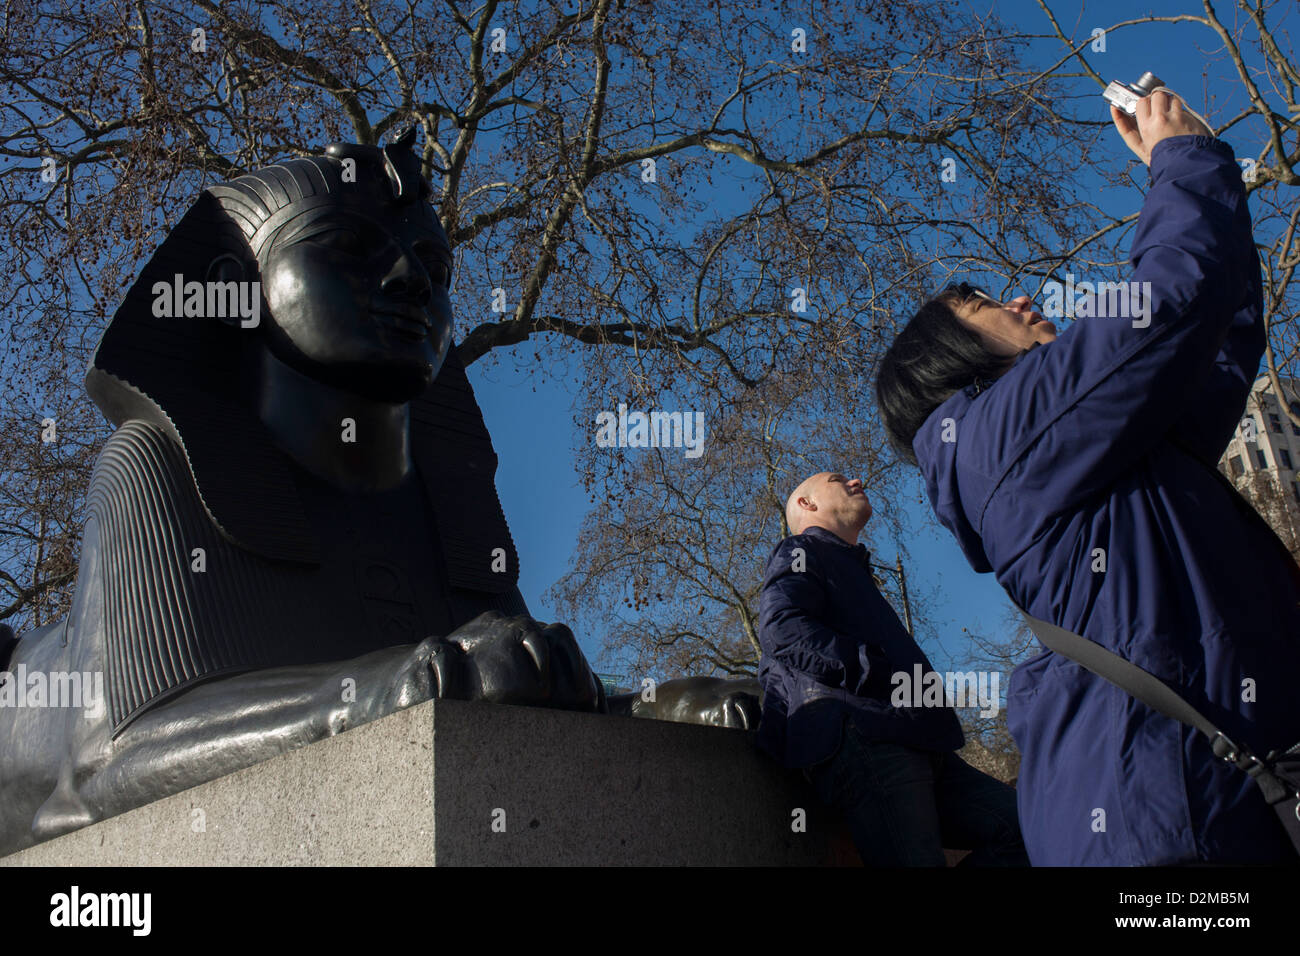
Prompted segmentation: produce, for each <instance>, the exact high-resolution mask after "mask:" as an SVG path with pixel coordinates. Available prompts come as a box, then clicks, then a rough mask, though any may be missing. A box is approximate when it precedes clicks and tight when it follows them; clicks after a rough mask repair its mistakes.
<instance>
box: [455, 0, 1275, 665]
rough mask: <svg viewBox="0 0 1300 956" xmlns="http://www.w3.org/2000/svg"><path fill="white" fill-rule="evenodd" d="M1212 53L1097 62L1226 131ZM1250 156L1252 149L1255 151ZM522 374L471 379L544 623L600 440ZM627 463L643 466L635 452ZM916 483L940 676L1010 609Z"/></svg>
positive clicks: (882, 552) (1190, 45) (1000, 8)
mask: <svg viewBox="0 0 1300 956" xmlns="http://www.w3.org/2000/svg"><path fill="white" fill-rule="evenodd" d="M1052 6H1053V9H1054V12H1055V13H1056V16H1057V18H1058V21H1059V22H1060V25H1061V27H1062V29H1063V30H1065V31H1066V32H1067V34H1069V33H1073V34H1074V35H1076V36H1079V37H1080V38H1082V37H1083V36H1086V35H1087V34H1088V33H1089V31H1090V30H1091V28H1092V27H1093V26H1101V27H1109V26H1111V25H1112V24H1113V23H1116V22H1118V21H1120V20H1123V19H1126V18H1136V17H1139V16H1144V15H1146V14H1154V15H1157V16H1160V15H1174V14H1179V13H1184V14H1187V13H1191V14H1202V13H1203V9H1202V7H1201V6H1200V4H1199V3H1192V2H1190V0H1184V2H1162V3H1148V4H1145V5H1143V6H1142V7H1141V8H1135V7H1134V6H1133V5H1132V4H1127V3H1114V2H1107V3H1098V4H1088V5H1078V4H1052ZM985 9H993V10H996V12H997V13H998V14H999V16H1000V17H1001V18H1002V19H1003V20H1004V22H1007V23H1009V24H1012V25H1015V26H1017V27H1019V28H1020V30H1021V31H1022V32H1025V33H1035V34H1047V33H1049V32H1050V30H1051V28H1050V24H1049V23H1048V21H1047V19H1046V17H1045V16H1044V15H1043V13H1042V12H1041V10H1040V9H1039V7H1038V5H1037V4H1036V3H1034V2H1027V0H1026V2H1005V3H997V4H994V5H992V6H991V7H985ZM1280 9H1281V8H1280V7H1279V10H1280ZM1223 12H1225V13H1228V12H1230V11H1227V10H1226V9H1225V11H1223ZM1213 46H1214V38H1213V37H1212V35H1211V34H1210V33H1209V31H1208V30H1206V29H1205V28H1204V27H1201V26H1199V25H1186V24H1149V25H1140V26H1136V27H1129V28H1126V29H1125V30H1123V31H1121V32H1119V33H1116V34H1113V35H1110V36H1108V37H1107V49H1106V52H1105V53H1104V54H1096V53H1093V54H1090V55H1089V62H1091V63H1092V64H1093V65H1094V67H1095V68H1096V69H1097V70H1098V72H1100V73H1101V74H1102V76H1103V77H1105V78H1106V79H1107V80H1110V79H1123V80H1127V81H1132V80H1135V79H1136V78H1137V77H1138V76H1139V75H1140V74H1141V73H1142V72H1143V71H1144V70H1151V71H1153V72H1155V73H1157V74H1158V75H1159V76H1160V77H1161V78H1162V79H1163V80H1164V81H1165V83H1166V84H1167V85H1169V86H1170V87H1171V88H1173V89H1175V90H1177V91H1179V92H1180V93H1181V94H1183V95H1184V96H1185V97H1186V99H1187V100H1188V103H1189V105H1191V106H1192V108H1193V109H1195V110H1197V111H1198V112H1200V113H1201V114H1202V115H1204V116H1206V117H1207V118H1208V119H1209V120H1210V121H1211V122H1212V123H1217V122H1222V121H1223V119H1224V118H1225V117H1228V116H1231V115H1234V114H1235V112H1236V111H1237V110H1238V109H1240V107H1241V105H1242V103H1241V97H1242V94H1241V93H1240V90H1239V87H1237V86H1236V85H1235V84H1232V85H1231V86H1230V82H1229V81H1230V79H1231V78H1232V76H1233V74H1231V73H1227V72H1226V71H1227V70H1228V66H1227V64H1225V63H1223V62H1212V61H1211V59H1210V57H1209V56H1207V55H1206V53H1204V52H1202V51H1206V50H1211V49H1212V48H1213ZM1062 49H1063V48H1062V46H1061V44H1060V43H1059V42H1058V41H1056V40H1054V39H1051V40H1044V41H1041V43H1040V44H1039V49H1038V51H1037V54H1036V57H1035V59H1034V60H1033V63H1036V64H1039V65H1043V66H1044V67H1045V66H1046V65H1048V64H1050V63H1053V62H1055V61H1056V59H1058V58H1059V57H1060V56H1061V53H1062ZM1025 65H1026V66H1029V65H1031V64H1029V63H1027V64H1025ZM1216 78H1219V81H1218V82H1217V83H1216V82H1215V79H1216ZM1080 89H1081V90H1083V91H1088V92H1091V91H1094V90H1095V84H1092V83H1091V81H1080ZM1207 90H1209V91H1211V92H1212V93H1215V94H1217V96H1216V98H1215V99H1214V101H1213V102H1207V98H1206V91H1207ZM1099 92H1100V91H1099V90H1096V92H1095V93H1094V94H1093V95H1095V100H1096V110H1097V116H1098V118H1099V119H1106V118H1108V113H1107V109H1106V103H1105V101H1104V100H1102V98H1101V96H1100V95H1099ZM1229 92H1231V94H1232V95H1231V98H1229V97H1228V94H1229ZM814 134H815V131H814ZM1106 135H1107V137H1108V139H1107V141H1108V142H1110V143H1111V144H1112V147H1111V148H1112V150H1113V154H1114V162H1115V164H1116V168H1117V169H1119V168H1122V167H1123V165H1124V164H1125V163H1126V162H1127V161H1128V160H1129V159H1130V158H1131V157H1132V154H1131V153H1130V152H1129V151H1128V149H1127V148H1126V147H1125V146H1124V144H1123V142H1122V141H1121V140H1120V138H1119V136H1118V134H1115V133H1114V132H1113V131H1111V132H1108V133H1107V134H1106ZM810 138H811V137H810ZM1227 139H1228V142H1229V143H1231V144H1233V145H1235V146H1236V145H1239V146H1245V145H1247V144H1246V143H1245V142H1244V141H1242V142H1241V143H1238V142H1236V141H1235V140H1234V137H1233V136H1231V135H1229V136H1228V137H1227ZM1250 145H1251V148H1252V149H1253V142H1252V143H1251V144H1250ZM1139 178H1141V177H1139ZM719 182H721V180H720V181H719ZM720 198H723V197H720ZM1141 198H1142V197H1141V193H1140V192H1139V191H1138V190H1136V189H1130V190H1127V191H1123V190H1115V189H1111V190H1108V191H1106V192H1105V193H1104V194H1100V195H1099V197H1098V202H1099V204H1101V205H1102V206H1103V208H1106V209H1107V210H1108V211H1109V212H1112V213H1117V214H1127V213H1129V212H1132V211H1135V210H1136V209H1137V208H1138V207H1139V206H1140V203H1141ZM1014 294H1018V293H1014ZM918 304H919V303H918ZM530 351H531V349H530ZM513 366H514V363H513V362H511V361H505V362H500V363H495V364H494V365H493V367H491V368H485V367H484V366H483V363H478V364H476V365H473V366H471V367H470V369H469V375H470V380H471V382H472V383H473V385H474V389H475V392H476V394H477V396H478V400H479V404H480V405H481V406H482V408H483V414H484V416H485V418H486V421H487V425H488V428H489V430H490V432H491V434H492V437H493V442H494V444H495V446H496V449H497V454H498V456H499V458H500V467H499V469H498V472H497V487H498V490H499V493H500V496H501V502H502V506H503V508H504V509H505V512H506V516H507V518H508V519H509V522H510V527H511V531H512V532H513V534H514V538H515V542H516V544H517V546H518V548H519V555H520V570H521V575H520V587H521V589H522V591H523V594H524V598H525V599H526V600H527V602H528V605H529V608H530V610H531V611H532V613H533V615H534V616H535V617H538V618H540V619H543V620H550V619H553V618H554V617H555V615H554V612H553V609H552V608H551V607H549V606H548V604H547V602H546V601H545V600H544V599H543V594H544V593H545V591H546V590H547V589H548V588H549V587H550V586H551V585H552V584H553V583H554V582H555V580H556V579H557V578H558V577H559V576H560V575H561V574H563V572H564V570H565V569H566V568H567V567H568V566H569V562H570V557H571V555H572V552H573V549H574V545H575V542H576V537H577V533H578V528H579V524H580V522H581V519H582V517H583V515H584V514H585V513H586V511H587V509H588V507H589V503H588V500H587V496H586V494H585V493H584V492H583V490H582V488H581V486H580V485H579V483H578V478H577V475H576V473H575V471H574V468H573V463H572V454H571V449H572V448H573V446H574V443H575V441H577V440H590V437H589V436H590V432H588V433H586V434H584V435H582V436H576V435H575V434H574V427H573V422H572V411H571V404H572V402H573V399H574V395H573V393H572V392H571V391H569V389H570V388H571V387H572V386H571V385H567V384H566V383H569V382H571V381H572V376H571V375H566V374H563V370H560V369H556V370H553V371H554V374H550V375H547V376H546V381H545V382H544V383H543V382H539V381H538V380H537V378H538V377H537V376H535V375H529V374H527V373H525V372H519V371H516V370H515V369H514V367H513ZM623 453H625V454H635V453H636V450H635V449H628V450H624V452H623ZM826 468H827V469H834V470H840V471H844V472H845V473H848V474H853V473H854V470H855V469H854V464H853V463H852V462H827V463H826ZM910 480H911V489H912V490H911V493H910V494H909V495H908V502H907V503H906V504H905V505H904V509H905V511H906V513H907V515H908V519H909V524H910V525H911V527H912V529H913V537H912V538H911V539H910V541H909V543H908V547H909V550H910V551H911V560H910V562H909V563H908V565H907V570H908V576H909V587H911V588H913V589H914V590H918V591H920V592H922V593H928V594H929V596H930V598H931V600H932V602H933V608H932V610H933V622H934V624H935V625H936V627H937V629H938V633H939V641H940V645H939V646H938V647H935V646H934V645H930V646H929V647H928V648H927V650H928V651H929V652H930V654H931V658H932V660H933V662H934V664H935V665H936V666H937V667H940V668H944V667H945V665H946V664H948V663H950V662H951V661H952V660H953V658H954V657H959V656H960V653H961V652H962V651H963V649H964V645H965V643H966V642H967V641H968V638H967V637H966V635H965V634H964V633H963V628H968V629H969V630H971V631H973V632H976V633H980V634H984V635H989V636H996V635H997V633H998V630H999V629H1000V628H1001V627H1002V625H1003V620H1004V615H1005V613H1006V612H1007V610H1008V609H1009V603H1008V602H1007V600H1006V598H1005V596H1004V595H1003V592H1002V590H1001V588H1000V587H999V586H998V584H997V582H996V581H995V580H994V578H993V576H992V575H991V574H985V575H980V574H976V573H974V572H973V571H972V570H971V568H970V566H969V565H968V564H967V563H966V560H965V558H964V557H963V556H962V554H961V552H960V551H959V549H958V548H957V545H956V543H955V542H954V540H953V539H952V537H951V536H950V535H949V534H948V532H947V531H945V530H944V529H943V528H942V527H940V526H939V525H938V524H937V523H936V522H935V521H934V519H933V518H932V516H931V514H930V511H929V506H928V503H926V502H925V498H924V489H923V487H922V486H921V484H920V481H919V478H918V476H917V473H916V472H915V471H914V470H913V472H912V475H911V479H910ZM868 494H870V489H868ZM868 530H870V529H868ZM877 547H878V550H877V551H876V557H877V560H879V561H883V562H886V563H891V564H892V562H893V560H894V552H893V547H892V545H891V544H890V543H888V542H887V541H882V542H878V543H877ZM578 638H579V640H580V642H581V643H582V646H583V649H584V650H585V651H586V653H587V655H588V657H589V658H590V659H591V660H592V661H593V664H596V665H597V666H598V667H599V663H600V662H599V650H600V648H599V635H595V634H578ZM665 676H668V675H665Z"/></svg>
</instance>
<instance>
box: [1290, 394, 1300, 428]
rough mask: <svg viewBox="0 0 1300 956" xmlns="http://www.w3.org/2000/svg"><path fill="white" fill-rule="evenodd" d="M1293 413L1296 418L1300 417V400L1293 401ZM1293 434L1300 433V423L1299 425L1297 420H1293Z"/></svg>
mask: <svg viewBox="0 0 1300 956" xmlns="http://www.w3.org/2000/svg"><path fill="white" fill-rule="evenodd" d="M1291 414H1292V415H1294V416H1295V417H1296V418H1300V402H1292V403H1291ZM1291 434H1292V435H1300V425H1297V424H1296V423H1295V422H1292V423H1291Z"/></svg>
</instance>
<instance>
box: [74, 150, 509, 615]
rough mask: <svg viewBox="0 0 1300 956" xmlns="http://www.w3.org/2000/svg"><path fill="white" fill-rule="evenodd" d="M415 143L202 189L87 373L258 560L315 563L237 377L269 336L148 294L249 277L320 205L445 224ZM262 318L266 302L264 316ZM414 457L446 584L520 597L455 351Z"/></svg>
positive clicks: (488, 448)
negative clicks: (496, 561) (246, 354)
mask: <svg viewBox="0 0 1300 956" xmlns="http://www.w3.org/2000/svg"><path fill="white" fill-rule="evenodd" d="M414 134H415V130H414V128H413V127H412V128H411V129H410V130H408V132H407V133H406V134H404V135H402V136H401V137H399V138H398V139H397V140H395V141H394V142H392V143H390V144H389V145H387V146H385V147H383V148H380V147H376V146H357V145H352V144H341V143H336V144H332V145H330V146H328V147H326V149H325V152H324V155H323V156H317V157H309V158H305V159H293V160H289V161H287V162H284V163H280V164H277V165H274V166H269V167H267V168H265V169H262V170H259V171H257V172H254V173H250V174H248V175H244V176H240V177H238V178H236V179H234V180H232V181H230V182H228V183H222V184H219V185H215V186H211V187H209V188H208V189H205V190H204V191H203V193H201V194H200V196H199V198H198V200H197V201H196V202H195V203H194V205H193V206H191V207H190V209H189V211H188V212H186V213H185V215H184V216H183V217H182V218H181V220H180V222H178V223H177V224H176V226H175V228H174V229H172V231H171V232H170V233H169V234H168V235H167V237H166V239H165V240H164V241H163V243H162V245H161V246H159V247H158V249H157V251H156V252H155V253H154V255H153V257H152V258H151V259H150V260H149V261H148V263H146V265H145V267H144V269H143V270H142V271H141V272H140V275H139V277H138V278H137V279H136V281H135V283H134V284H133V285H132V286H131V288H130V289H129V290H128V292H127V294H126V298H125V299H124V300H123V302H122V304H121V306H120V307H119V308H118V310H117V312H116V313H115V314H114V315H113V319H112V321H111V322H110V323H109V325H108V328H107V329H106V330H105V331H104V334H103V336H102V338H101V339H100V341H99V345H98V347H97V348H96V350H95V354H94V358H93V359H92V361H91V366H90V369H89V371H87V373H86V391H87V392H88V393H89V394H90V397H91V398H92V399H93V400H94V402H95V404H96V405H98V406H99V408H100V409H101V410H102V411H103V412H104V414H105V415H106V416H107V417H108V419H109V420H110V421H111V422H113V424H114V425H121V424H122V423H124V422H126V421H128V420H130V419H142V420H145V421H148V422H152V423H153V424H155V425H157V426H159V427H161V428H162V429H163V430H164V431H166V432H167V433H168V434H169V435H170V436H171V437H172V438H173V439H174V440H175V441H176V442H177V443H178V444H179V445H180V446H181V448H182V450H183V451H184V453H185V457H186V460H187V461H188V462H189V466H190V472H191V475H192V476H193V479H194V483H195V486H196V488H197V489H198V493H199V497H200V499H201V500H202V502H203V506H204V508H205V509H206V511H207V513H208V516H209V517H210V518H211V519H212V521H213V523H214V524H215V525H216V526H217V528H218V529H219V530H220V532H221V533H222V535H223V536H224V537H226V538H227V539H228V540H229V541H231V542H232V543H234V544H236V545H238V546H239V547H241V548H244V549H246V550H248V551H252V552H254V553H256V554H259V555H262V556H263V557H267V558H273V559H277V560H285V561H297V562H304V563H309V564H311V563H318V561H319V551H318V543H317V538H316V535H315V533H314V532H313V529H312V528H311V526H310V524H309V522H308V521H307V518H306V515H305V512H304V509H303V507H302V504H301V502H300V501H299V500H298V493H297V489H296V487H295V485H294V481H293V478H292V475H291V472H290V460H289V458H288V456H287V455H286V454H285V453H284V452H283V451H281V450H280V449H279V448H278V447H277V446H276V444H275V443H274V441H273V439H272V437H271V434H270V432H269V431H268V430H267V429H266V427H265V426H264V425H263V424H262V423H261V421H260V420H259V419H258V418H257V415H256V413H255V410H254V409H253V404H252V403H253V399H252V395H251V394H249V392H250V390H249V388H248V385H247V383H246V381H245V380H244V379H243V377H242V375H241V369H242V368H243V367H244V363H243V354H242V353H243V350H244V349H246V348H247V347H248V345H249V340H250V338H251V337H252V335H253V334H258V335H260V334H261V333H260V331H259V332H256V333H253V332H250V330H245V329H240V328H236V327H232V326H231V325H228V324H226V323H224V322H222V321H221V320H219V319H215V318H190V317H181V316H176V317H172V316H165V317H159V316H156V315H155V314H154V308H153V304H154V298H155V297H154V293H153V289H154V286H155V284H156V283H159V282H163V283H168V284H171V283H173V282H174V281H175V277H176V276H178V275H179V276H182V277H183V280H184V281H192V280H197V281H199V282H203V281H205V280H206V279H207V277H208V269H209V266H210V265H211V263H212V262H213V261H214V260H216V259H218V258H220V257H221V256H223V255H227V256H233V257H235V258H236V259H239V260H240V261H242V262H245V263H255V261H256V259H257V256H258V254H259V253H260V252H261V251H262V250H263V249H265V248H266V247H267V245H268V244H269V243H270V242H271V241H272V240H273V239H274V237H275V235H276V233H277V232H278V231H279V229H280V228H281V227H282V226H283V225H284V224H286V223H287V222H289V221H290V220H291V219H294V218H296V217H297V216H299V215H301V214H303V213H304V212H308V211H310V209H311V208H313V207H316V206H337V205H338V204H340V203H343V204H345V205H349V204H359V205H362V206H368V207H370V208H373V207H374V206H375V205H376V204H377V203H383V202H397V203H411V204H414V205H413V209H415V210H420V211H421V214H427V215H428V216H429V218H430V220H431V221H432V222H434V223H436V222H437V216H436V214H435V212H434V210H433V207H432V205H430V202H429V199H430V197H431V195H432V190H431V188H430V186H429V184H428V182H427V181H426V180H425V179H424V177H423V176H422V175H421V173H420V161H419V158H418V157H417V156H416V155H415V153H414V151H413V150H412V148H411V147H412V143H413V141H414ZM358 186H360V188H358ZM345 187H346V188H345ZM268 311H269V310H268V309H267V308H266V305H265V302H264V301H263V303H262V315H263V316H265V315H266V314H268ZM411 449H412V455H413V457H414V458H415V462H416V467H417V468H418V470H419V472H420V475H421V477H422V478H423V480H424V483H425V485H426V489H427V491H428V495H429V501H430V504H431V505H432V507H433V510H434V514H435V517H436V520H437V522H438V530H439V536H440V538H441V541H442V546H443V551H444V556H445V558H446V563H447V568H448V572H449V575H450V583H451V585H452V586H453V587H458V588H466V589H470V590H476V591H484V592H489V593H494V594H500V593H504V592H506V591H509V590H511V589H513V588H514V586H515V583H516V581H517V577H518V572H517V568H518V561H517V557H516V554H515V550H514V544H513V541H512V539H511V537H510V532H509V528H508V527H507V525H506V520H505V516H504V514H503V513H502V510H501V505H500V501H499V499H498V498H497V493H496V483H495V475H496V467H497V458H496V452H495V451H494V449H493V448H492V441H491V438H490V437H489V436H488V432H487V428H486V426H485V425H484V423H483V415H482V412H481V411H480V409H479V407H478V403H477V402H476V401H475V399H474V393H473V390H472V389H471V387H470V384H469V380H468V378H467V377H466V375H465V369H464V366H463V365H462V364H461V362H460V359H459V357H458V356H457V354H456V348H455V346H454V345H453V346H452V347H451V349H450V350H449V352H448V354H447V357H446V359H445V360H444V361H443V363H442V367H441V369H440V371H439V372H438V375H437V377H436V379H435V380H434V383H433V384H432V385H431V386H430V387H429V389H428V390H427V391H426V392H425V393H424V394H423V395H422V396H421V397H420V398H418V399H416V400H414V401H413V402H411ZM496 547H504V548H506V550H507V559H508V560H507V564H506V566H507V568H509V569H510V572H509V573H495V574H494V573H492V571H491V566H492V560H491V551H492V549H493V548H496Z"/></svg>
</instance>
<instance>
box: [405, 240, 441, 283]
mask: <svg viewBox="0 0 1300 956" xmlns="http://www.w3.org/2000/svg"><path fill="white" fill-rule="evenodd" d="M412 251H413V252H414V253H415V255H416V256H417V257H418V258H419V260H420V265H422V266H424V271H425V272H427V273H428V275H429V280H430V281H431V282H433V283H434V284H435V285H440V286H442V287H443V288H444V289H448V288H451V268H450V267H449V266H448V265H447V262H446V260H445V259H443V257H442V256H440V255H439V254H438V252H437V247H436V246H434V245H433V243H429V242H417V243H416V244H415V245H414V246H413V247H412Z"/></svg>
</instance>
